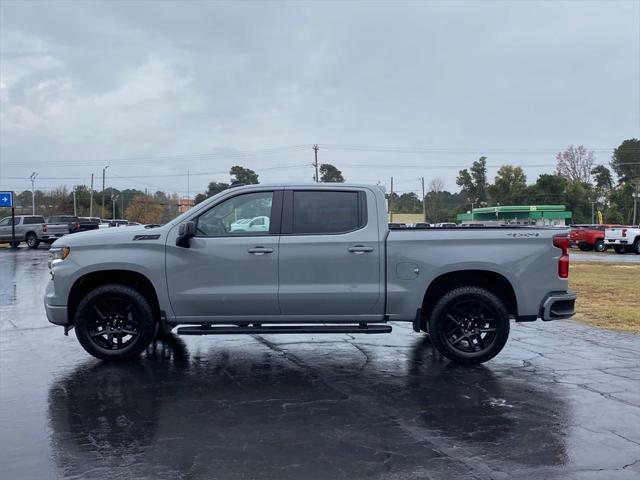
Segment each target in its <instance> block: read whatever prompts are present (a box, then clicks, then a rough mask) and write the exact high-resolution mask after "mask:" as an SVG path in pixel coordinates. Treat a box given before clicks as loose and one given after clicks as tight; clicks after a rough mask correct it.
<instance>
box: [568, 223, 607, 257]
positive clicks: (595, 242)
mask: <svg viewBox="0 0 640 480" xmlns="http://www.w3.org/2000/svg"><path fill="white" fill-rule="evenodd" d="M617 226H619V225H576V226H574V228H572V229H571V231H570V232H569V240H570V241H571V243H573V244H575V245H577V246H578V248H579V249H580V250H582V251H583V252H588V251H591V250H595V251H596V252H604V251H605V250H606V249H607V245H606V244H605V241H604V234H605V230H606V229H607V228H612V227H617Z"/></svg>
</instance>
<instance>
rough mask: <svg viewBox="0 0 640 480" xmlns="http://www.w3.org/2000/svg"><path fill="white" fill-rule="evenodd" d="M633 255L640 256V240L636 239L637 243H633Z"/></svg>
mask: <svg viewBox="0 0 640 480" xmlns="http://www.w3.org/2000/svg"><path fill="white" fill-rule="evenodd" d="M633 253H635V254H636V255H640V238H636V241H635V242H633Z"/></svg>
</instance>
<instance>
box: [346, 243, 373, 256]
mask: <svg viewBox="0 0 640 480" xmlns="http://www.w3.org/2000/svg"><path fill="white" fill-rule="evenodd" d="M347 250H349V252H351V253H355V254H356V255H361V254H363V253H369V252H373V247H366V246H364V245H354V246H352V247H349V248H348V249H347Z"/></svg>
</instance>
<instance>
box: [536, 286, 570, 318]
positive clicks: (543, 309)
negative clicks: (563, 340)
mask: <svg viewBox="0 0 640 480" xmlns="http://www.w3.org/2000/svg"><path fill="white" fill-rule="evenodd" d="M575 306H576V294H575V293H572V292H553V293H550V294H549V295H547V296H546V297H545V299H544V300H543V301H542V304H541V305H540V318H542V320H544V321H549V320H561V319H563V318H571V317H573V315H575V313H576V308H575Z"/></svg>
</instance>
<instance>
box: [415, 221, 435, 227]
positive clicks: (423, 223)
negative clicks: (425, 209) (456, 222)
mask: <svg viewBox="0 0 640 480" xmlns="http://www.w3.org/2000/svg"><path fill="white" fill-rule="evenodd" d="M411 228H433V225H432V224H431V223H425V222H418V223H412V224H411Z"/></svg>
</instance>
